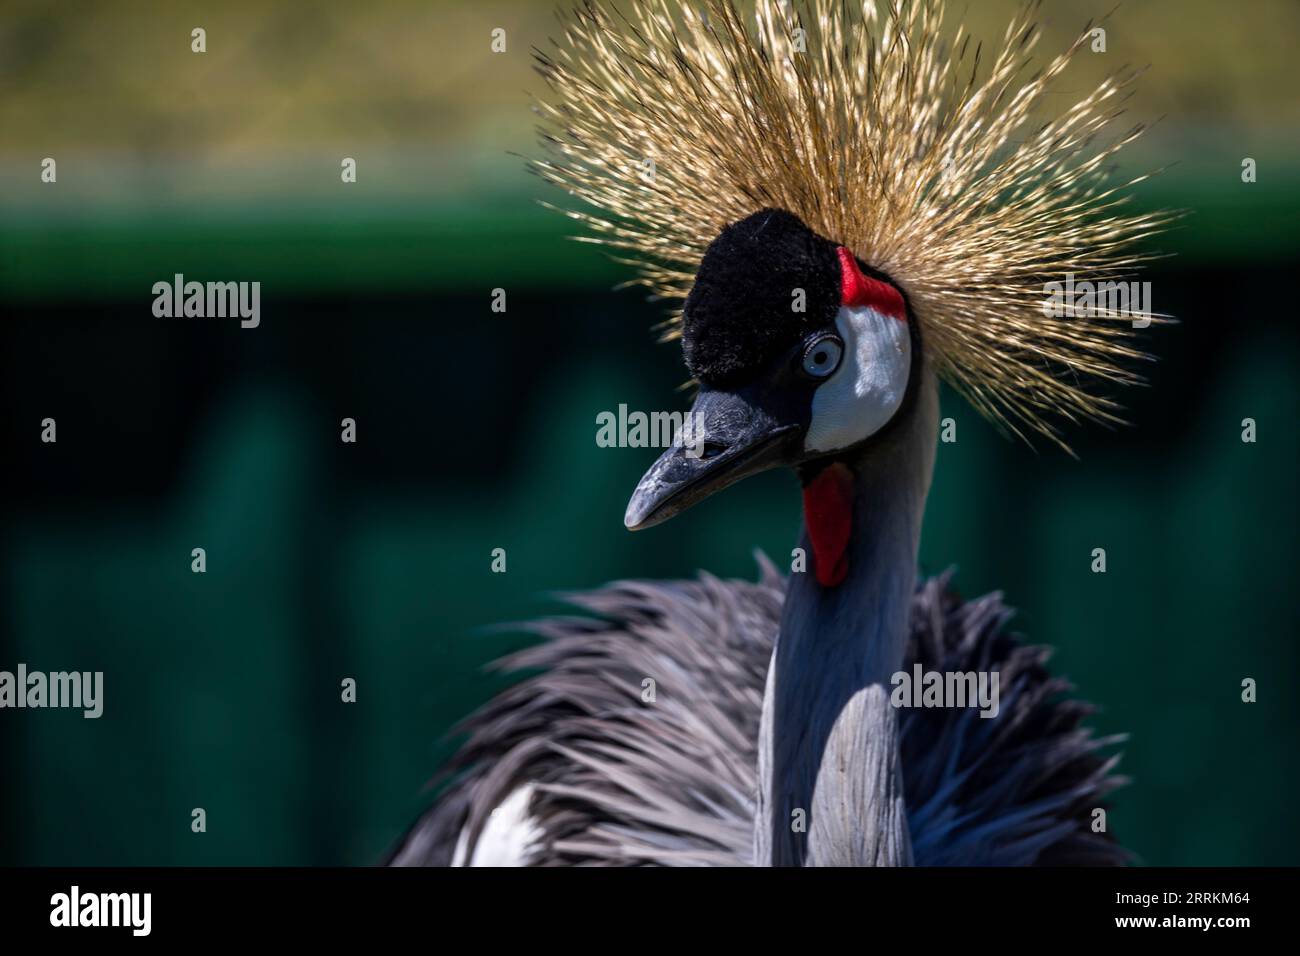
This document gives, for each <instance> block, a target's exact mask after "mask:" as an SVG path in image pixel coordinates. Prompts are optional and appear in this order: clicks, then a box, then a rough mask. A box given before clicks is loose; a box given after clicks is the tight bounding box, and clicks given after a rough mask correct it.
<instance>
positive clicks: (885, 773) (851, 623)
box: [754, 366, 939, 866]
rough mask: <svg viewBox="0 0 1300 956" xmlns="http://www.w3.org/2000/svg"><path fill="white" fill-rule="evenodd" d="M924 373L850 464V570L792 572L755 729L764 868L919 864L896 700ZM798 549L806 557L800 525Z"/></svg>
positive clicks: (927, 423) (924, 425) (917, 520)
mask: <svg viewBox="0 0 1300 956" xmlns="http://www.w3.org/2000/svg"><path fill="white" fill-rule="evenodd" d="M918 373H919V374H920V375H921V377H922V378H921V381H920V382H919V383H918V385H919V388H918V390H917V393H916V396H915V400H914V401H913V402H912V403H911V405H910V407H909V408H907V409H905V410H904V411H903V412H901V413H900V414H904V415H905V416H906V417H905V418H904V419H902V420H899V421H897V422H896V423H894V425H893V426H891V427H890V429H889V431H888V432H887V433H886V434H884V435H882V436H881V437H880V439H879V440H877V441H875V442H871V443H869V446H868V447H867V448H866V450H864V451H863V452H862V453H861V454H860V455H859V456H858V458H857V459H856V460H850V461H848V462H847V463H848V464H849V466H850V467H851V469H852V470H853V472H854V475H855V479H856V491H855V495H854V503H853V530H852V534H851V537H850V539H849V546H848V554H849V566H848V576H847V578H846V579H845V580H844V582H843V583H841V584H840V585H838V586H836V587H831V588H826V587H823V586H822V585H821V584H819V583H818V581H817V578H816V576H815V575H814V574H813V573H812V569H811V568H810V569H809V570H808V571H807V572H804V573H793V574H791V575H790V584H789V588H788V590H787V592H786V599H785V606H784V609H783V611H782V616H781V625H780V631H779V633H778V636H777V641H776V646H775V648H774V649H773V652H772V663H771V666H770V667H769V668H768V674H767V689H766V692H765V694H764V697H763V711H762V719H761V724H760V730H759V744H758V775H759V793H758V804H757V810H756V814H755V826H754V853H755V855H754V860H755V862H756V863H757V864H759V865H773V866H885V865H901V866H905V865H909V864H910V863H911V862H912V848H911V841H910V837H909V834H908V828H907V816H906V813H905V809H904V803H903V785H902V777H901V774H900V772H899V758H898V716H897V712H896V711H895V710H894V708H893V707H891V706H890V704H889V695H890V691H891V689H892V688H891V685H890V678H891V677H892V675H893V674H894V673H895V672H897V671H898V670H900V669H901V668H902V665H903V655H904V653H905V650H906V646H907V637H908V628H909V610H910V606H911V599H912V592H913V589H914V587H915V581H916V556H917V548H918V546H919V544H920V535H921V518H922V515H923V513H924V510H925V498H926V494H927V493H928V491H929V487H930V475H931V473H932V471H933V466H934V452H935V439H936V433H937V429H938V417H939V416H938V395H937V385H936V382H935V380H934V376H933V374H932V373H930V372H929V371H928V369H926V368H925V367H924V366H922V367H921V368H920V369H918ZM801 546H802V547H803V548H804V550H805V553H806V554H809V555H811V554H812V552H811V549H810V546H809V541H808V536H807V532H806V531H805V532H804V534H803V537H802V541H801ZM811 560H812V559H811V558H810V561H811Z"/></svg>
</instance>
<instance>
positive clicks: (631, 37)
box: [533, 0, 1171, 447]
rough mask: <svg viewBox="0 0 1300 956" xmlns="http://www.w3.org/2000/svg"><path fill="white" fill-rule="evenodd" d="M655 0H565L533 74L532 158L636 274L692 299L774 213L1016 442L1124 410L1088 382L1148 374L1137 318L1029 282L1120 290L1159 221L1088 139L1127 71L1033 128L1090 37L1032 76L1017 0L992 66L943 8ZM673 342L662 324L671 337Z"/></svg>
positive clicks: (1108, 152) (1127, 380)
mask: <svg viewBox="0 0 1300 956" xmlns="http://www.w3.org/2000/svg"><path fill="white" fill-rule="evenodd" d="M756 7H757V9H756V11H755V12H754V14H753V16H752V18H748V17H744V16H742V14H741V12H740V11H739V10H738V9H737V8H736V6H735V5H734V3H733V0H709V2H708V3H707V4H706V6H705V7H704V8H703V9H697V8H695V7H693V6H691V5H690V4H689V3H685V4H681V5H678V4H676V3H672V2H669V0H637V2H634V3H626V4H624V5H623V6H620V7H610V8H601V7H598V6H596V5H595V4H593V3H586V4H584V5H583V6H581V7H579V8H578V9H577V10H576V11H575V12H574V13H573V14H572V15H571V16H569V17H568V18H567V19H566V20H565V21H564V25H565V29H564V34H563V36H562V38H561V39H559V40H557V41H556V42H555V44H554V49H553V50H551V51H549V52H542V53H538V55H537V56H538V69H539V71H540V72H541V73H542V75H543V76H544V77H545V78H546V80H547V82H548V84H549V87H550V95H549V96H548V97H547V98H545V99H544V100H542V101H540V102H539V103H538V111H539V113H540V115H541V117H542V137H543V142H544V144H545V146H546V148H547V153H548V156H547V158H545V159H542V160H539V161H537V162H535V163H534V164H533V165H534V168H535V169H536V170H537V171H538V172H539V173H540V174H541V175H542V176H543V177H544V178H545V179H547V180H548V181H550V182H552V183H554V184H556V185H558V186H560V187H562V188H563V189H565V190H567V191H569V192H571V193H572V194H574V195H576V196H578V197H579V198H581V199H582V200H584V201H585V202H586V203H588V204H589V206H590V207H591V208H590V209H587V210H566V214H567V215H569V216H571V217H572V218H574V219H577V220H579V221H581V222H582V223H584V224H585V225H586V226H587V227H588V228H589V229H590V232H591V235H590V236H588V237H586V238H587V239H588V241H592V242H597V243H600V244H603V245H605V246H607V247H610V248H612V249H614V250H619V251H620V254H621V256H622V258H623V259H625V260H626V261H628V262H631V263H633V264H635V266H636V267H637V270H638V274H639V278H638V279H637V280H636V281H638V282H639V283H641V284H643V285H645V286H647V287H648V288H649V289H651V290H652V291H653V292H654V293H656V294H658V295H661V296H664V297H667V298H670V299H677V300H681V299H684V297H685V295H686V293H687V292H688V291H689V289H690V286H691V282H692V280H693V278H694V275H695V270H696V267H697V265H698V263H699V261H700V258H701V256H702V255H703V253H704V250H705V248H706V247H707V246H708V244H709V243H710V242H711V241H712V239H713V238H714V237H715V236H716V235H717V234H718V232H719V231H720V230H721V229H722V227H723V226H725V225H727V224H728V223H731V222H734V221H736V220H738V219H741V218H743V217H744V216H746V215H748V214H750V213H752V212H754V211H756V210H758V209H760V208H763V207H767V206H775V207H780V208H784V209H787V210H789V211H790V212H792V213H794V214H796V215H798V216H799V217H800V218H802V219H803V220H804V222H806V223H807V224H808V226H809V227H810V228H812V229H813V230H814V231H816V232H818V233H820V234H821V235H823V236H825V237H827V238H829V239H831V240H833V241H834V242H837V243H840V244H842V245H845V246H848V247H849V248H850V249H852V250H853V251H854V252H855V253H856V254H857V255H858V256H859V258H861V259H862V260H863V261H865V262H867V263H869V264H870V265H872V266H873V267H875V268H877V269H880V270H881V271H883V272H885V273H886V274H888V275H889V276H890V277H891V278H892V279H893V280H894V281H895V282H897V283H898V284H899V285H900V286H901V287H902V288H903V289H904V290H905V291H906V293H907V295H908V299H909V302H910V304H911V306H912V309H913V312H914V313H915V316H916V318H917V320H918V321H919V322H920V323H921V330H922V338H923V341H924V342H925V346H926V353H927V356H928V358H929V359H930V361H931V362H932V363H933V366H934V368H935V370H936V371H937V372H938V373H939V375H940V376H942V377H943V378H944V379H945V380H946V381H948V382H949V384H951V385H952V386H953V387H954V388H956V389H957V390H958V391H959V392H961V393H962V394H963V395H965V396H966V398H967V399H968V400H970V401H971V402H972V404H973V405H974V406H975V407H976V408H977V409H978V410H979V411H981V412H982V413H983V414H985V415H986V416H988V417H989V418H991V419H992V420H993V421H995V422H997V423H999V424H1001V425H1003V426H1005V427H1007V428H1009V429H1010V430H1011V431H1013V432H1015V433H1016V434H1018V435H1020V436H1022V437H1028V434H1029V433H1034V432H1036V433H1038V434H1040V435H1043V436H1046V437H1048V438H1050V439H1051V440H1053V441H1055V442H1057V443H1058V444H1061V445H1062V446H1063V447H1064V442H1063V440H1062V438H1061V435H1060V432H1059V430H1058V422H1059V420H1060V419H1065V420H1069V421H1079V420H1084V419H1092V420H1101V421H1112V422H1113V421H1118V418H1117V417H1116V413H1117V411H1118V407H1117V406H1116V405H1115V403H1114V402H1113V401H1112V400H1110V399H1109V398H1108V397H1106V396H1105V395H1104V394H1100V390H1099V387H1098V386H1100V387H1102V388H1104V386H1105V385H1106V383H1110V384H1121V385H1123V384H1132V383H1135V382H1137V381H1140V378H1139V376H1137V375H1136V374H1135V373H1134V372H1132V371H1131V370H1130V366H1131V365H1132V364H1133V361H1134V360H1137V359H1141V358H1143V357H1144V356H1143V355H1142V353H1141V352H1140V351H1138V350H1137V349H1136V348H1135V347H1134V346H1133V345H1132V340H1131V336H1132V331H1131V329H1132V321H1131V318H1130V317H1129V316H1109V317H1107V316H1098V315H1087V316H1073V315H1058V316H1052V315H1049V314H1046V313H1045V310H1044V308H1043V303H1044V300H1045V298H1046V296H1045V292H1044V287H1045V285H1046V284H1047V283H1050V282H1062V281H1065V279H1066V276H1067V275H1073V276H1075V277H1078V279H1079V280H1083V279H1086V280H1088V281H1091V282H1094V283H1096V282H1105V281H1113V280H1117V279H1119V278H1120V277H1122V276H1125V275H1127V274H1129V273H1131V272H1132V270H1133V269H1134V267H1136V266H1137V265H1138V264H1140V263H1141V262H1143V261H1144V260H1145V259H1147V258H1149V256H1148V255H1146V254H1143V253H1141V252H1138V251H1134V248H1133V244H1134V243H1135V241H1137V240H1139V239H1141V238H1143V237H1145V236H1146V235H1148V234H1150V233H1152V232H1154V231H1156V230H1158V229H1159V228H1161V227H1162V226H1163V225H1165V224H1166V223H1167V222H1168V221H1169V220H1170V218H1171V217H1169V216H1166V215H1164V214H1159V213H1153V214H1152V213H1149V214H1125V212H1124V211H1123V210H1122V208H1121V206H1122V203H1123V201H1124V198H1125V189H1126V187H1128V186H1131V185H1133V183H1136V182H1138V181H1140V179H1141V178H1145V177H1139V178H1138V179H1134V180H1132V181H1131V182H1127V183H1124V184H1122V185H1118V186H1116V185H1112V184H1110V182H1109V176H1108V173H1109V170H1108V169H1107V168H1106V167H1107V164H1108V163H1109V161H1110V160H1111V158H1112V157H1113V156H1114V154H1115V153H1116V151H1118V150H1119V149H1120V148H1121V147H1123V146H1124V145H1126V144H1127V143H1129V142H1130V141H1132V140H1133V139H1134V138H1135V137H1136V136H1137V135H1138V134H1139V133H1140V132H1141V127H1137V128H1133V129H1130V130H1127V131H1126V132H1124V133H1123V134H1122V135H1119V136H1116V137H1113V138H1111V139H1110V140H1109V141H1108V142H1105V143H1103V142H1102V136H1103V134H1106V133H1107V132H1108V131H1109V130H1110V128H1111V126H1112V123H1113V121H1114V120H1115V119H1116V117H1117V116H1118V113H1119V112H1120V108H1119V103H1120V101H1121V100H1122V99H1123V98H1124V97H1123V94H1124V91H1125V88H1126V87H1127V86H1128V84H1129V83H1130V82H1131V81H1132V79H1133V75H1132V74H1126V75H1123V76H1113V77H1110V78H1107V79H1106V80H1104V81H1103V82H1102V83H1101V84H1100V85H1099V86H1097V87H1096V89H1094V90H1092V91H1091V92H1089V93H1088V94H1087V95H1084V96H1082V97H1081V98H1078V99H1077V100H1076V101H1075V102H1074V103H1073V105H1071V106H1069V107H1068V108H1066V109H1063V110H1061V111H1059V112H1058V113H1056V114H1054V115H1050V116H1047V117H1043V116H1041V114H1038V113H1037V110H1039V109H1040V108H1041V105H1042V100H1043V95H1044V93H1045V92H1047V91H1048V90H1049V89H1050V88H1051V87H1052V84H1053V83H1054V81H1056V80H1057V78H1058V77H1059V76H1060V75H1061V73H1062V72H1063V71H1064V70H1065V68H1066V67H1067V65H1068V64H1069V63H1070V60H1071V58H1072V57H1073V56H1074V55H1075V54H1076V53H1077V52H1079V50H1080V49H1082V48H1083V46H1084V44H1085V42H1086V40H1087V37H1088V34H1087V31H1085V32H1084V33H1082V34H1081V35H1080V38H1079V39H1078V40H1077V41H1076V42H1075V43H1074V44H1073V45H1072V46H1071V47H1069V48H1068V49H1066V50H1064V51H1062V52H1061V53H1060V54H1058V55H1057V56H1055V57H1054V58H1052V59H1051V60H1050V61H1049V62H1048V63H1047V64H1046V65H1045V66H1043V67H1042V68H1041V69H1039V70H1038V71H1037V72H1036V73H1032V74H1030V73H1029V70H1030V68H1031V64H1032V51H1033V48H1034V46H1035V42H1036V40H1037V36H1038V34H1037V31H1036V29H1035V27H1034V24H1033V10H1034V5H1033V4H1031V5H1029V6H1027V7H1026V8H1025V10H1024V11H1023V12H1022V13H1021V14H1020V15H1019V16H1018V17H1017V18H1016V19H1015V20H1013V21H1012V22H1011V24H1010V25H1009V26H1008V27H1007V30H1006V33H1005V35H1004V36H1003V38H1002V42H1001V44H1000V45H999V47H998V48H997V52H996V54H995V55H994V56H993V58H992V60H991V62H990V63H986V62H983V61H984V57H983V53H982V48H981V47H980V45H979V44H978V43H976V42H975V41H974V40H973V39H972V38H971V37H970V35H969V34H967V33H966V32H965V30H964V29H963V28H961V27H956V28H953V29H949V28H948V27H947V26H946V23H945V18H944V11H943V4H942V2H941V0H918V2H899V3H889V4H888V5H885V6H884V7H883V8H878V7H877V5H876V4H875V3H873V2H870V0H868V2H865V3H862V2H859V3H856V4H855V3H850V2H844V0H803V2H796V3H792V4H791V3H785V2H780V0H758V3H757V5H756ZM670 335H671V327H670Z"/></svg>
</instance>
